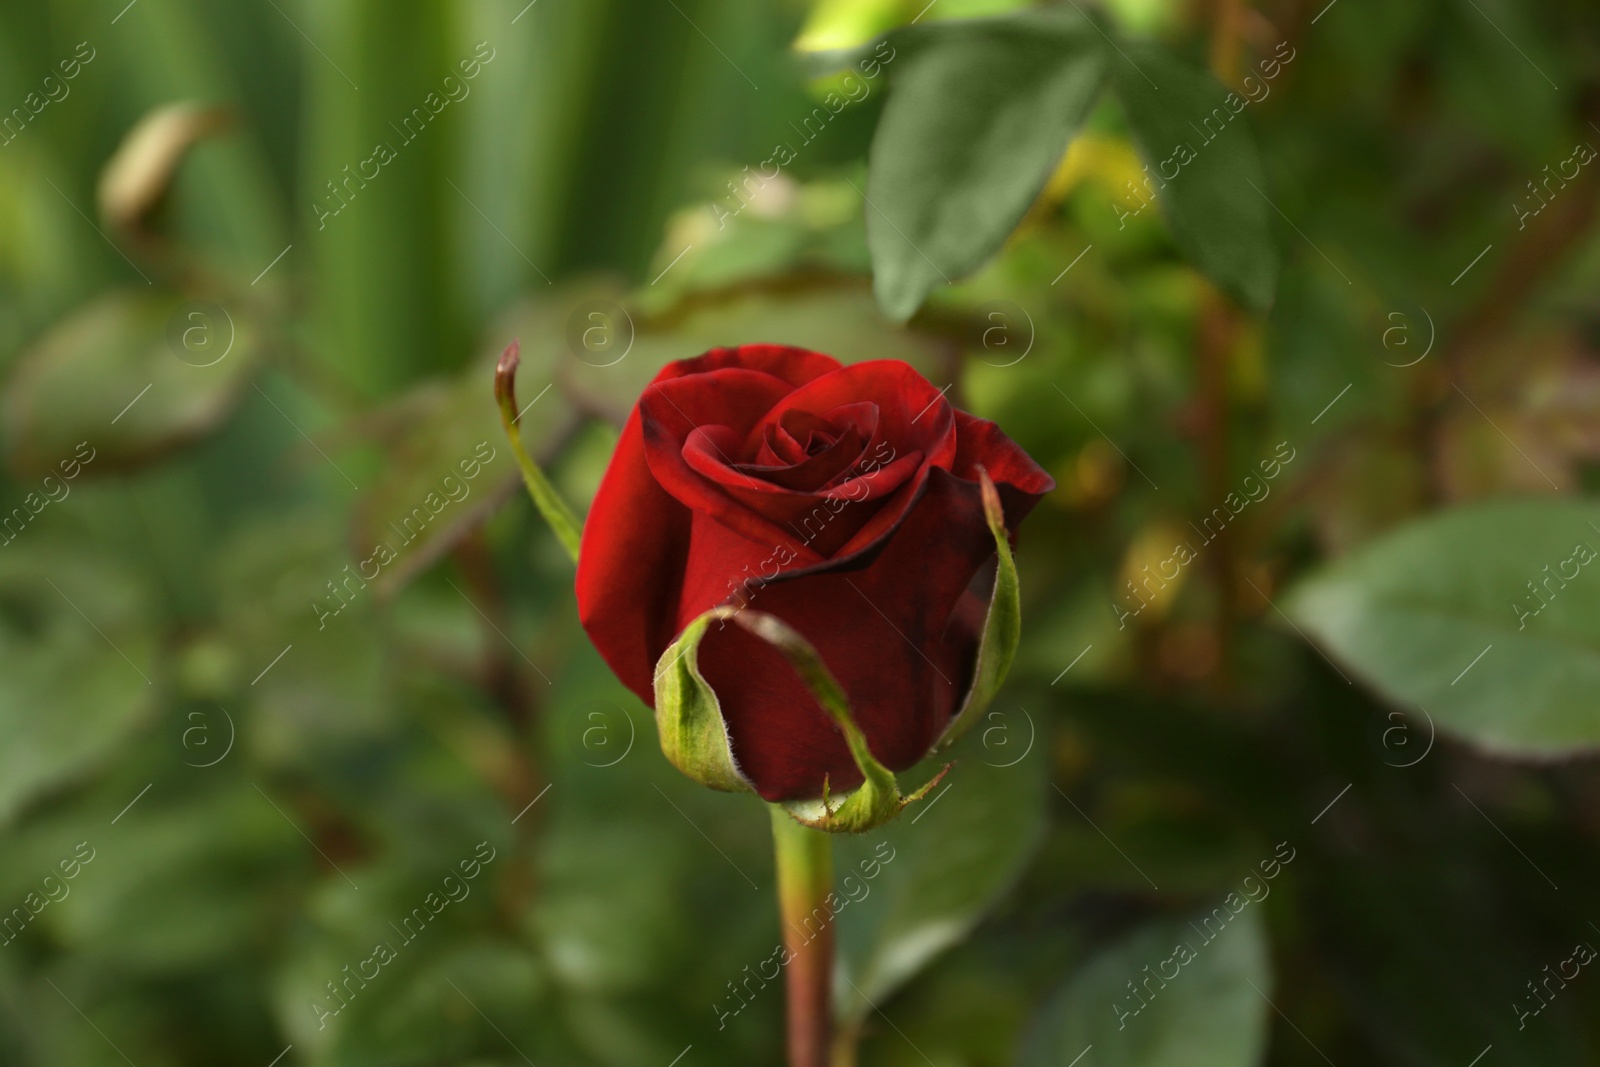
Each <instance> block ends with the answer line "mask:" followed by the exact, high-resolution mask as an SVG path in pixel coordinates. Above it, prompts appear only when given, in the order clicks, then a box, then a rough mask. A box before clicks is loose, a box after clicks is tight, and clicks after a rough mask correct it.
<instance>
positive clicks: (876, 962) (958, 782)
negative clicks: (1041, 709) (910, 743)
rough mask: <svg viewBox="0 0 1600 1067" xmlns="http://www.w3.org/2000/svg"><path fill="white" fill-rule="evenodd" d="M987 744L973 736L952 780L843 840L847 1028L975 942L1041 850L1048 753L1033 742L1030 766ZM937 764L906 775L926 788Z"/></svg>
mask: <svg viewBox="0 0 1600 1067" xmlns="http://www.w3.org/2000/svg"><path fill="white" fill-rule="evenodd" d="M983 740H984V738H983V731H975V732H973V733H970V734H968V736H967V737H966V738H965V739H963V740H962V741H961V742H960V743H959V744H958V745H957V746H956V747H955V748H954V749H952V750H951V753H950V756H951V758H953V759H954V760H955V761H956V764H955V766H954V768H953V769H952V770H951V771H950V773H949V775H948V776H947V777H946V779H945V781H946V783H947V784H946V785H944V786H943V787H941V788H939V789H936V790H935V791H934V792H933V793H932V794H931V795H930V796H928V797H927V798H926V799H924V800H923V801H922V802H921V803H920V804H918V805H914V806H912V807H911V808H909V809H907V811H906V812H905V813H903V814H902V815H901V816H900V818H899V819H897V820H895V821H894V822H892V823H890V824H888V825H887V826H883V827H880V828H879V829H877V830H873V831H871V832H869V833H867V834H864V835H862V836H860V837H843V836H841V837H838V838H836V839H835V848H836V857H835V860H834V867H835V882H836V883H837V884H838V887H839V888H838V892H839V895H840V899H841V900H848V901H849V903H847V904H846V905H845V906H844V907H843V909H842V910H841V911H840V912H839V918H838V933H837V937H838V946H839V957H840V960H841V964H842V966H843V967H844V971H843V973H844V975H845V976H846V977H847V978H848V981H846V982H844V983H841V984H840V986H839V988H838V989H836V990H835V995H836V1003H837V1004H838V1005H839V1014H840V1016H841V1018H843V1019H845V1020H847V1021H853V1020H857V1019H860V1018H861V1017H863V1016H864V1015H865V1014H866V1013H867V1012H869V1011H870V1010H871V1006H872V1004H873V1003H881V1002H882V1000H883V999H884V998H885V997H887V996H888V995H890V994H891V993H893V992H894V991H895V990H896V989H897V988H899V987H900V986H901V985H902V984H904V983H905V982H906V981H907V980H908V979H909V978H911V977H912V976H913V975H915V974H916V973H917V972H918V971H920V970H921V969H922V968H923V967H925V966H927V965H928V963H929V962H930V961H932V960H933V959H934V958H935V957H936V956H938V955H939V954H940V953H941V952H943V951H945V950H946V949H948V948H949V947H950V946H952V945H954V944H956V943H957V942H959V941H961V940H962V939H963V938H964V937H966V936H967V934H968V933H969V932H970V931H971V930H972V928H973V927H974V926H976V925H977V924H978V922H980V921H981V920H982V919H983V917H984V916H985V915H987V914H988V913H989V911H990V910H991V909H993V908H994V907H995V905H996V904H997V903H998V902H999V901H1000V899H1001V897H1002V896H1003V895H1004V894H1005V892H1006V891H1007V890H1008V889H1009V888H1010V887H1011V885H1012V883H1013V882H1015V880H1016V879H1017V877H1018V876H1019V875H1020V874H1021V873H1022V870H1023V868H1024V867H1025V866H1026V865H1027V863H1028V861H1029V860H1030V859H1031V858H1032V856H1033V852H1034V849H1035V848H1036V847H1037V846H1038V843H1039V840H1040V838H1041V837H1042V835H1043V833H1044V825H1045V779H1044V773H1045V758H1044V754H1043V753H1042V752H1032V751H1031V748H1032V746H1031V745H1030V746H1029V749H1028V751H1029V753H1030V754H1029V755H1028V756H1026V757H1024V758H1020V759H1019V758H1018V757H1017V756H1016V755H1014V754H1013V753H1012V752H1009V751H1008V752H1002V753H1000V754H999V755H996V754H994V752H992V751H990V747H991V746H986V745H985V744H983ZM989 740H990V741H993V738H990V739H989ZM1012 740H1013V741H1015V742H1016V743H1017V744H1018V745H1020V744H1022V743H1023V739H1021V738H1014V739H1012ZM1012 761H1016V762H1012ZM938 767H939V763H938V762H937V761H934V762H929V763H923V764H920V765H918V766H917V767H914V768H912V769H911V770H910V771H907V772H905V774H904V775H902V777H904V778H905V779H906V780H908V781H912V782H922V781H925V780H927V779H928V778H929V777H931V775H932V774H933V773H934V772H936V771H937V769H938ZM946 793H948V794H949V796H946V795H945V794H946ZM880 849H881V851H880ZM886 856H887V857H889V858H888V859H887V860H885V857H886ZM875 863H876V864H878V865H881V866H875ZM874 871H875V872H876V877H873V876H872V874H870V873H869V872H874Z"/></svg>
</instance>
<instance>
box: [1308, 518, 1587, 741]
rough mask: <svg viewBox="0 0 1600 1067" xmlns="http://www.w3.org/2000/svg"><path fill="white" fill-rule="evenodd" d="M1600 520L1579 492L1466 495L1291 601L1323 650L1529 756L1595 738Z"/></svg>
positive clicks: (1470, 734) (1397, 694)
mask: <svg viewBox="0 0 1600 1067" xmlns="http://www.w3.org/2000/svg"><path fill="white" fill-rule="evenodd" d="M1597 527H1600V507H1597V506H1596V505H1594V504H1590V503H1584V502H1580V501H1575V500H1536V499H1528V500H1509V501H1499V502H1495V503H1488V504H1478V505H1472V506H1469V507H1464V508H1458V509H1455V510H1453V511H1449V512H1445V513H1443V514H1440V515H1437V516H1433V517H1430V518H1427V519H1424V520H1421V521H1419V522H1415V523H1412V524H1410V525H1407V526H1404V527H1402V528H1401V529H1399V530H1397V531H1395V532H1394V533H1391V534H1389V535H1387V536H1385V537H1383V538H1381V539H1379V540H1378V541H1376V542H1374V543H1372V544H1369V545H1367V546H1365V547H1364V548H1362V549H1361V550H1359V551H1357V552H1355V553H1354V554H1352V555H1351V556H1349V557H1347V558H1345V559H1343V560H1340V561H1338V562H1337V563H1335V564H1333V565H1332V566H1331V567H1329V568H1328V569H1327V570H1325V571H1324V572H1322V573H1320V574H1318V575H1316V576H1315V577H1313V578H1311V579H1310V580H1308V581H1306V582H1304V583H1302V584H1301V585H1300V586H1299V587H1298V588H1297V589H1296V590H1295V591H1294V593H1293V595H1292V596H1291V597H1290V598H1289V600H1288V601H1287V602H1286V603H1285V605H1284V609H1285V611H1287V612H1288V613H1289V615H1290V616H1291V617H1293V618H1294V619H1295V620H1296V621H1297V622H1299V623H1300V625H1301V626H1303V627H1304V628H1305V629H1306V631H1307V632H1308V633H1309V635H1310V637H1311V639H1312V640H1313V641H1314V642H1316V644H1317V645H1318V647H1319V648H1320V649H1321V650H1322V651H1323V652H1324V653H1326V654H1327V655H1329V656H1332V657H1333V658H1334V659H1335V660H1337V661H1339V662H1340V663H1342V664H1344V665H1347V666H1348V667H1349V668H1350V669H1351V670H1352V671H1353V672H1355V673H1357V674H1359V675H1360V676H1361V677H1362V678H1363V679H1365V680H1366V681H1368V682H1370V683H1371V684H1372V685H1374V686H1376V687H1377V688H1378V689H1379V690H1380V691H1381V692H1383V693H1384V694H1385V695H1386V696H1388V697H1389V698H1391V699H1393V700H1398V701H1404V702H1409V703H1413V704H1417V705H1420V706H1421V707H1422V708H1423V709H1424V710H1425V711H1426V712H1428V714H1429V715H1430V716H1431V717H1432V718H1433V719H1434V720H1435V721H1436V722H1437V723H1438V725H1439V726H1441V727H1443V728H1445V729H1447V730H1452V731H1454V732H1456V733H1458V734H1461V735H1462V736H1464V737H1466V738H1468V739H1470V740H1472V741H1474V742H1476V743H1477V744H1480V745H1483V746H1485V747H1487V748H1490V749H1494V750H1497V751H1501V752H1505V753H1509V754H1515V755H1523V756H1557V755H1561V754H1563V753H1566V752H1570V751H1572V750H1574V749H1579V748H1587V747H1593V746H1595V745H1600V710H1597V709H1596V706H1595V699H1594V695H1595V693H1596V692H1597V691H1600V573H1591V571H1593V570H1600V568H1596V567H1594V566H1593V563H1592V561H1594V559H1595V555H1596V549H1597V548H1600V529H1597ZM1584 558H1587V559H1588V560H1590V561H1591V562H1590V563H1583V562H1580V560H1582V559H1584ZM1563 572H1564V573H1563ZM1568 575H1570V577H1568ZM1530 583H1532V584H1531V585H1530Z"/></svg>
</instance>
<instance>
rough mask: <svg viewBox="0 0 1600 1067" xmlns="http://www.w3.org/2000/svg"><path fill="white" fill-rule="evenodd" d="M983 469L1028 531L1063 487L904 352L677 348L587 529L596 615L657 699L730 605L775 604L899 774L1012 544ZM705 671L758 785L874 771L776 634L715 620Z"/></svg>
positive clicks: (639, 409) (817, 786)
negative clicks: (703, 627) (659, 679)
mask: <svg viewBox="0 0 1600 1067" xmlns="http://www.w3.org/2000/svg"><path fill="white" fill-rule="evenodd" d="M980 471H986V472H987V474H988V477H989V478H990V479H992V481H993V482H994V483H995V485H996V487H997V489H998V492H999V498H1000V501H1001V505H1002V508H1003V511H1004V518H1005V527H1006V529H1007V530H1008V531H1013V532H1014V531H1015V530H1016V527H1017V524H1018V523H1020V522H1021V521H1022V519H1023V517H1024V516H1025V515H1026V514H1027V513H1028V511H1030V510H1031V509H1032V507H1033V505H1034V504H1035V503H1036V502H1037V500H1038V499H1039V497H1040V496H1041V495H1043V494H1044V493H1047V492H1049V491H1050V489H1051V488H1052V487H1053V485H1054V482H1053V481H1052V480H1051V478H1050V477H1049V475H1047V474H1046V473H1045V472H1044V471H1043V470H1042V469H1040V467H1039V466H1038V465H1037V464H1035V463H1034V462H1033V460H1032V459H1031V458H1029V456H1028V455H1027V453H1025V452H1024V451H1023V450H1022V449H1021V448H1020V447H1019V446H1018V445H1017V444H1016V443H1015V442H1013V441H1012V440H1011V439H1010V438H1008V437H1007V436H1006V435H1005V434H1003V433H1002V432H1001V431H1000V429H999V428H998V427H997V426H996V425H995V424H994V423H992V422H988V421H985V420H983V419H978V418H974V417H973V416H971V415H968V414H966V413H965V412H962V411H957V410H956V409H955V408H953V407H952V406H951V405H950V404H949V403H948V402H947V401H946V400H945V398H944V396H943V395H942V394H941V393H940V391H939V390H938V389H936V388H934V387H933V385H931V384H930V383H929V382H928V381H927V380H926V379H925V378H923V377H922V376H921V375H920V374H918V373H917V372H916V371H915V370H913V369H912V368H911V367H910V366H909V365H907V364H905V363H902V362H899V361H896V360H877V361H871V362H864V363H857V364H854V365H851V366H842V365H841V364H840V363H839V362H838V361H836V360H834V359H832V358H831V357H829V356H825V355H822V354H820V353H816V352H811V351H806V350H804V349H797V348H787V347H782V346H777V345H745V346H741V347H738V348H719V349H713V350H712V351H710V352H707V353H706V354H704V355H702V356H699V357H697V358H695V359H689V360H682V361H679V362H676V363H671V364H669V365H667V366H666V367H665V368H663V369H662V371H661V373H660V374H658V375H657V376H656V378H655V380H654V381H653V382H652V383H651V384H650V385H649V386H648V387H647V388H646V389H645V391H644V393H643V394H642V395H641V397H640V398H639V402H638V404H637V405H636V406H635V408H634V410H633V412H632V413H631V414H630V415H629V417H628V422H627V425H626V426H625V427H624V429H623V431H622V438H621V440H620V442H619V443H618V445H617V449H616V452H615V454H614V455H613V457H612V459H611V464H610V467H609V468H608V469H607V471H606V474H605V477H604V479H603V481H602V482H601V485H600V489H599V492H598V493H597V494H596V496H595V499H594V504H593V506H592V508H591V510H590V513H589V517H588V520H587V521H586V523H585V525H584V530H583V543H582V550H581V552H580V554H579V564H578V576H577V596H578V611H579V616H580V618H581V620H582V622H583V626H584V629H585V630H586V631H587V632H588V634H589V636H590V638H591V640H593V642H594V644H595V646H596V648H598V649H599V651H600V654H601V655H602V656H603V657H604V658H605V660H606V662H607V663H608V664H609V665H610V666H611V669H612V670H614V671H615V672H616V673H617V675H618V677H619V678H621V679H622V681H623V682H624V683H625V684H626V685H627V686H628V687H629V688H630V689H632V690H633V691H634V692H635V693H637V694H638V695H639V697H640V698H641V699H643V700H644V701H645V702H646V703H650V704H652V705H653V704H654V691H653V685H652V683H653V678H654V673H655V670H656V667H657V663H658V661H659V660H660V658H661V657H662V654H663V653H664V652H665V651H666V650H667V648H668V647H669V646H671V645H672V643H673V641H674V640H675V639H676V638H677V637H678V635H679V634H680V633H681V632H682V631H683V630H684V628H685V627H686V626H688V625H689V624H690V623H691V622H693V621H694V620H695V619H696V618H698V617H700V616H701V615H702V614H703V613H705V612H706V611H708V610H710V609H712V608H715V607H718V606H725V607H726V606H731V607H733V608H743V607H744V606H746V605H749V606H750V607H751V608H752V609H759V610H760V611H761V612H764V613H768V614H771V615H774V616H776V617H778V618H779V619H781V620H782V621H783V622H785V623H787V624H788V625H789V626H790V627H792V628H793V629H794V630H796V631H798V632H799V633H800V634H801V635H803V636H804V637H805V638H806V639H807V640H809V641H810V642H811V644H812V645H813V646H815V648H816V650H817V651H818V652H819V653H820V654H821V657H822V660H823V661H824V663H825V664H826V665H827V668H828V669H829V670H830V671H831V672H832V674H833V675H834V677H835V678H837V679H838V681H839V683H840V684H841V686H842V687H843V689H844V691H845V693H846V695H847V696H848V698H849V701H850V704H851V706H852V708H853V710H854V715H855V718H856V722H857V724H858V725H859V726H860V728H861V730H862V731H863V732H864V734H865V736H866V738H867V741H868V744H869V745H870V747H871V750H872V754H873V755H874V756H875V757H876V758H877V760H878V761H879V762H881V763H882V764H884V765H885V766H886V767H888V768H890V769H891V770H903V769H905V768H907V767H910V766H911V765H912V764H914V763H916V762H917V761H919V760H920V759H922V758H923V757H924V756H925V755H926V754H927V753H928V751H929V749H930V747H931V746H932V745H933V744H934V742H935V741H937V740H938V738H939V737H940V736H941V734H942V733H943V732H944V730H945V728H946V727H947V726H949V724H950V723H951V720H952V718H953V717H954V716H955V715H956V713H957V712H958V710H959V709H960V708H961V707H962V703H963V698H964V697H965V695H966V694H967V692H968V690H969V689H970V688H971V686H972V682H973V678H974V674H975V669H976V663H977V658H978V647H979V640H980V636H981V634H982V632H983V627H984V619H985V614H986V609H987V605H988V603H989V597H990V591H991V589H992V588H993V585H994V566H993V562H994V559H995V555H996V541H995V535H994V534H992V533H991V530H990V527H989V526H988V524H987V522H986V520H985V513H984V507H983V498H982V486H981V481H980V478H981V475H980ZM698 667H699V670H700V673H701V674H702V675H703V677H704V679H705V681H706V682H707V683H708V684H709V685H710V687H711V689H712V690H713V691H714V692H715V693H716V696H717V700H718V703H719V704H720V708H721V713H722V717H723V721H724V723H725V726H726V732H727V736H728V740H729V743H730V745H731V748H732V754H733V758H734V759H735V761H736V762H737V765H738V770H739V771H740V772H741V774H742V775H743V777H744V778H745V779H746V780H747V781H748V782H749V783H750V784H751V785H752V786H753V787H754V789H755V790H756V792H758V793H759V794H761V796H763V797H764V798H766V799H767V800H770V801H778V800H793V799H800V798H808V797H815V796H818V795H819V794H821V793H822V791H823V787H824V781H825V780H826V781H827V782H828V784H829V788H830V789H832V790H835V791H838V790H844V789H849V788H851V787H853V786H855V785H857V784H859V783H860V782H861V780H862V775H861V772H860V770H859V769H858V768H857V766H856V764H855V762H854V761H853V760H852V758H851V754H850V751H849V748H848V746H847V745H846V742H845V739H844V737H843V736H842V735H841V733H840V731H839V729H838V728H837V726H836V725H835V723H834V722H833V721H832V720H830V718H829V717H828V716H827V715H826V714H825V713H824V712H823V710H822V708H821V707H820V706H819V705H818V702H817V700H816V699H815V697H813V695H812V693H811V692H810V691H809V690H808V689H807V687H806V685H805V684H804V683H803V682H802V681H801V679H800V677H799V676H798V675H797V674H796V673H795V671H794V670H793V669H792V668H791V667H790V666H789V664H788V663H787V662H786V661H785V660H784V658H783V656H782V655H781V654H780V653H779V652H778V651H777V650H776V649H775V648H773V647H772V646H771V645H769V644H767V643H766V642H765V641H763V640H761V639H760V638H759V637H757V636H755V635H754V634H752V633H750V632H748V631H747V630H746V629H744V628H742V627H739V626H728V625H713V626H712V627H711V628H710V629H708V630H707V632H706V634H705V636H704V638H703V640H702V641H701V643H700V646H699V649H698Z"/></svg>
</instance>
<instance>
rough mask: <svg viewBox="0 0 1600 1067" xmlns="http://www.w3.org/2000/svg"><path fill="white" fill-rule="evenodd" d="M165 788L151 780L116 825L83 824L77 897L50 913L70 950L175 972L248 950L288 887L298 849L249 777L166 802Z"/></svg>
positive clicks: (131, 967)
mask: <svg viewBox="0 0 1600 1067" xmlns="http://www.w3.org/2000/svg"><path fill="white" fill-rule="evenodd" d="M190 758H194V757H190ZM185 773H186V774H188V775H190V776H191V781H193V780H196V779H198V780H200V781H204V780H205V779H204V778H203V777H202V774H201V772H200V771H199V770H194V771H186V772H185ZM171 788H172V786H171V783H167V782H164V783H162V784H161V785H158V786H156V787H154V789H155V795H154V796H151V797H144V798H143V799H142V800H141V802H140V804H139V806H138V807H134V808H131V809H130V810H129V812H128V817H127V818H126V819H122V820H121V821H119V822H118V824H117V826H116V828H115V830H114V831H111V832H107V831H106V830H104V829H102V828H101V827H100V826H98V825H92V826H91V827H90V828H86V829H85V830H84V831H83V832H84V833H85V834H86V835H87V839H88V841H89V843H90V844H91V845H92V846H93V847H94V849H95V850H96V851H95V854H94V860H93V862H92V864H89V865H86V866H85V867H84V870H83V872H82V873H81V875H80V877H79V878H78V879H77V880H76V881H75V882H73V883H72V885H73V892H72V896H71V897H70V898H69V899H70V900H72V901H73V903H71V904H69V905H67V906H65V907H63V908H62V909H61V912H60V915H59V916H52V918H55V919H56V920H57V921H56V923H55V925H56V928H57V930H58V932H59V936H60V938H61V940H62V942H63V943H64V944H65V945H66V946H67V947H68V948H69V949H72V950H74V951H77V952H81V953H84V954H85V955H86V956H89V957H92V958H93V959H95V960H96V961H98V962H100V963H101V964H103V965H106V964H114V965H115V966H116V967H117V968H118V969H119V970H122V971H123V972H125V973H126V972H133V971H145V972H149V973H155V974H164V975H168V976H171V975H175V974H182V973H184V972H192V971H193V970H194V969H195V968H199V967H205V966H208V965H215V964H219V963H227V962H228V961H229V960H230V958H231V957H232V955H233V954H234V953H237V952H241V951H247V950H248V949H249V948H250V947H251V945H252V944H253V943H254V942H255V940H256V938H258V937H259V936H260V933H261V930H262V928H263V924H264V923H265V922H266V921H267V920H268V919H269V918H270V917H271V915H272V914H273V912H274V910H275V908H276V907H277V906H278V905H277V903H276V901H277V899H278V898H279V897H280V895H281V894H282V893H284V892H285V890H286V889H287V890H291V891H292V888H293V885H292V881H291V880H292V878H293V877H294V875H293V868H294V859H295V858H296V857H298V856H299V855H300V854H301V852H302V850H303V848H304V842H303V841H302V840H301V839H300V838H299V837H297V836H295V835H294V834H292V833H288V832H287V828H286V827H285V826H284V825H283V821H282V819H281V817H280V816H279V815H278V814H277V813H275V812H274V811H273V810H272V809H271V808H270V807H268V806H267V805H266V804H264V803H262V801H261V797H260V796H259V795H258V794H257V793H256V792H255V790H253V789H251V788H250V787H249V786H248V785H245V784H243V783H241V782H233V783H230V784H228V785H226V786H224V787H223V788H221V789H212V790H206V791H204V792H200V793H198V794H190V795H188V796H185V797H183V798H182V799H183V801H184V803H181V804H172V803H171V802H170V800H169V801H167V802H166V805H165V806H163V800H164V798H163V796H162V794H163V793H167V792H169V791H170V790H171ZM131 793H132V791H130V796H131Z"/></svg>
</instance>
